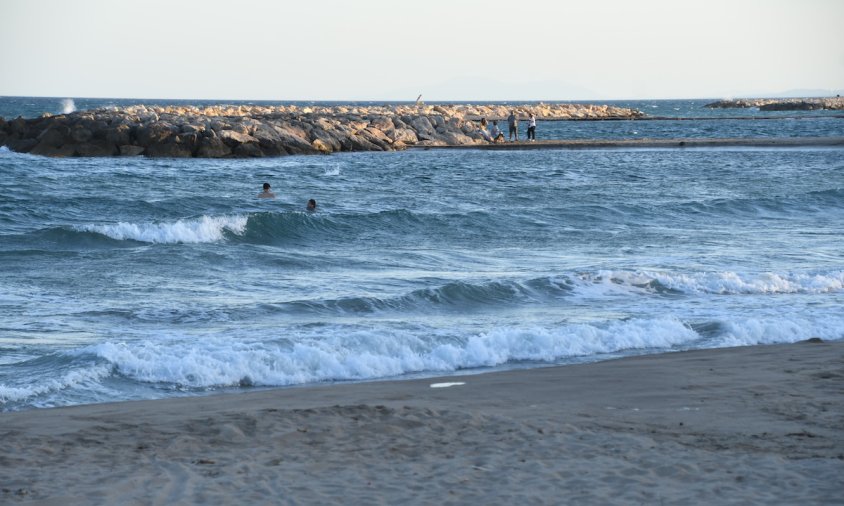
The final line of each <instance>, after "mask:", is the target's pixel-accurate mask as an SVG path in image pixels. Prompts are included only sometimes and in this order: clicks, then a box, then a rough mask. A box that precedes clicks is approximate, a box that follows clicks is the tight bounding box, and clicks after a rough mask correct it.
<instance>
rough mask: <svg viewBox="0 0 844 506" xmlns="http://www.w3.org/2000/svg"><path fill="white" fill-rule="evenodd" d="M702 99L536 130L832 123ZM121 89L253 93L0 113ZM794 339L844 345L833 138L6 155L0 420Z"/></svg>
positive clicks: (662, 131) (2, 172) (664, 133)
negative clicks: (752, 144) (114, 95)
mask: <svg viewBox="0 0 844 506" xmlns="http://www.w3.org/2000/svg"><path fill="white" fill-rule="evenodd" d="M710 101H711V100H653V101H618V102H598V103H607V104H610V105H619V106H629V107H634V108H637V109H639V110H641V111H642V112H644V113H646V114H647V115H649V117H652V118H658V119H649V120H631V121H557V122H550V121H545V122H544V121H540V122H539V123H538V127H537V138H538V139H615V138H618V139H627V138H655V139H657V138H733V137H739V138H755V137H761V138H769V137H828V136H844V114H842V113H841V112H840V111H839V112H837V113H836V112H831V111H781V112H764V111H759V110H757V109H707V108H705V107H704V105H705V104H706V103H708V102H710ZM137 103H145V104H161V105H167V104H187V103H189V104H195V105H207V104H211V103H227V104H228V103H232V104H238V103H249V102H236V101H220V102H216V101H199V100H197V101H176V100H158V101H152V100H132V99H121V100H116V99H79V98H75V99H74V98H67V97H58V98H22V97H0V116H3V117H4V118H5V119H6V120H10V119H13V118H15V117H17V116H23V117H37V116H40V115H41V114H43V113H50V114H57V113H62V112H70V111H71V110H74V109H90V108H97V107H111V106H121V105H131V104H137ZM251 103H254V102H251ZM259 103H261V104H268V105H271V104H276V103H280V102H259ZM317 104H320V103H317ZM371 104H375V103H365V104H364V105H371ZM329 105H330V104H329ZM522 135H524V130H523V131H522ZM264 182H268V183H270V184H271V185H272V188H273V190H274V191H275V192H276V194H277V198H276V199H274V200H273V199H269V200H268V199H258V198H256V195H257V194H258V193H259V192H260V190H261V185H262V184H263V183H264ZM311 198H313V199H315V200H316V201H317V210H316V211H315V212H308V211H306V209H305V204H306V202H307V201H308V199H311ZM810 338H821V339H823V340H841V339H842V338H844V149H842V148H840V147H806V148H797V147H765V148H749V147H715V148H670V149H641V148H605V149H575V150H571V149H547V150H521V151H520V150H513V151H485V150H464V149H460V150H424V149H410V150H406V151H400V152H359V153H338V154H332V155H325V156H323V155H319V156H287V157H280V158H263V159H187V160H185V159H147V158H143V157H131V158H128V157H127V158H45V157H40V156H33V155H28V154H19V153H14V152H11V151H9V150H8V149H7V148H6V147H0V410H3V411H16V410H25V409H34V408H48V407H56V406H68V405H77V404H89V403H101V402H115V401H130V400H137V399H156V398H168V397H185V396H198V395H208V394H212V393H222V392H226V393H237V392H247V391H255V390H257V389H264V388H296V387H298V386H302V385H314V384H335V383H344V382H360V381H380V380H396V379H405V378H420V377H429V378H434V377H437V376H444V375H455V374H457V375H472V374H477V373H483V372H488V371H494V370H506V369H514V368H536V367H547V366H552V365H557V366H566V365H569V364H576V363H585V362H595V361H602V360H609V359H615V358H619V357H626V356H632V355H642V354H657V353H667V352H677V351H682V350H694V349H704V348H723V347H733V346H764V345H770V344H776V343H794V342H798V341H803V340H807V339H810ZM667 380H668V381H670V378H668V379H667ZM467 381H468V380H467Z"/></svg>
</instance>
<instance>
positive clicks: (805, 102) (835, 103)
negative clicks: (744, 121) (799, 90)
mask: <svg viewBox="0 0 844 506" xmlns="http://www.w3.org/2000/svg"><path fill="white" fill-rule="evenodd" d="M705 107H708V108H710V109H742V108H749V107H757V108H759V110H760V111H815V110H821V109H830V110H836V111H841V110H844V98H841V97H831V98H738V99H730V100H718V101H717V102H712V103H711V104H706V106H705Z"/></svg>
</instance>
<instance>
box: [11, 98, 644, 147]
mask: <svg viewBox="0 0 844 506" xmlns="http://www.w3.org/2000/svg"><path fill="white" fill-rule="evenodd" d="M511 110H515V111H517V114H518V115H519V117H520V119H523V120H524V119H526V118H527V117H528V115H529V114H530V113H533V114H535V115H536V117H537V119H538V120H545V121H548V120H614V119H637V118H642V117H644V114H643V113H642V112H640V111H638V110H635V109H628V108H621V107H614V106H608V105H592V104H528V105H507V106H505V105H395V106H342V105H337V106H332V107H302V106H296V105H289V106H274V107H267V106H243V105H241V106H210V107H201V108H200V107H193V106H143V105H137V106H129V107H120V108H103V109H94V110H88V111H77V112H73V113H70V114H60V115H49V114H44V115H42V116H41V117H39V118H32V119H25V118H21V117H18V118H16V119H13V120H5V119H3V118H0V145H6V146H8V147H9V149H11V150H12V151H17V152H22V153H31V154H35V155H43V156H56V157H67V156H139V155H143V156H149V157H175V158H189V157H198V158H227V157H238V158H245V157H264V156H282V155H295V154H319V153H333V152H338V151H392V150H400V149H405V148H407V147H412V146H467V145H474V144H487V141H485V140H484V138H483V135H482V134H481V132H480V120H481V119H482V118H485V119H486V120H487V121H492V120H495V119H497V120H500V121H504V120H505V119H506V117H507V116H508V115H509V114H510V111H511Z"/></svg>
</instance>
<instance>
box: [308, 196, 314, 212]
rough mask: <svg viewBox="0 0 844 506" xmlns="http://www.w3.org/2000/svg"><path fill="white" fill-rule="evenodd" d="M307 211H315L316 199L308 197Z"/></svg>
mask: <svg viewBox="0 0 844 506" xmlns="http://www.w3.org/2000/svg"><path fill="white" fill-rule="evenodd" d="M307 209H308V211H312V212H313V211H316V200H314V199H310V200H309V201H308V206H307Z"/></svg>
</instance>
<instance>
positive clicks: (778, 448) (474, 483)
mask: <svg viewBox="0 0 844 506" xmlns="http://www.w3.org/2000/svg"><path fill="white" fill-rule="evenodd" d="M451 383H459V384H452V385H449V384H451ZM842 401H844V342H823V343H818V342H801V343H797V344H792V345H771V346H756V347H748V348H730V349H717V350H703V351H691V352H680V353H669V354H663V355H655V356H642V357H634V358H625V359H619V360H611V361H605V362H599V363H593V364H585V365H574V366H565V367H547V368H541V369H532V370H517V371H508V372H496V373H489V374H481V375H460V376H453V377H443V378H435V379H417V380H407V381H389V382H371V383H356V384H343V385H333V386H315V387H307V388H288V389H276V390H262V391H256V392H252V393H246V394H230V395H216V396H209V397H200V398H185V399H168V400H157V401H140V402H123V403H114V404H100V405H85V406H77V407H69V408H55V409H41V410H29V411H24V412H14V413H3V414H0V435H2V438H0V441H2V442H0V502H2V503H4V504H62V505H69V504H516V503H521V504H840V501H841V491H842V490H844V402H842Z"/></svg>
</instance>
